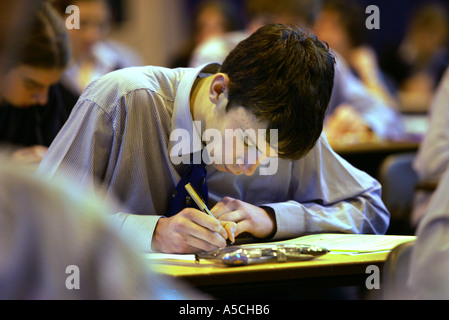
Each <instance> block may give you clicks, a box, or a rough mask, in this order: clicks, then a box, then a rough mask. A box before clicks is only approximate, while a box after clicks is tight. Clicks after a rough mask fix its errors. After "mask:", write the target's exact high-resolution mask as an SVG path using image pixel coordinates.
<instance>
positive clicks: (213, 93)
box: [209, 73, 229, 104]
mask: <svg viewBox="0 0 449 320" xmlns="http://www.w3.org/2000/svg"><path fill="white" fill-rule="evenodd" d="M228 90H229V77H228V75H227V74H225V73H217V74H216V75H214V76H213V79H212V82H211V84H210V88H209V99H210V101H211V102H212V103H213V104H218V102H219V101H220V99H223V98H226V99H227V97H228Z"/></svg>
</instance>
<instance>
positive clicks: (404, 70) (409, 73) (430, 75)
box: [380, 2, 449, 112]
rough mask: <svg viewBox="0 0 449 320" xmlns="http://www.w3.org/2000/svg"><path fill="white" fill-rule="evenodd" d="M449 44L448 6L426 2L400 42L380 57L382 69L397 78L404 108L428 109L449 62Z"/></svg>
mask: <svg viewBox="0 0 449 320" xmlns="http://www.w3.org/2000/svg"><path fill="white" fill-rule="evenodd" d="M448 44H449V15H448V11H447V8H446V6H444V5H442V4H438V2H436V3H430V4H429V3H424V4H422V5H419V6H417V7H416V8H415V10H414V11H413V15H412V16H411V18H410V19H409V23H408V27H407V30H406V33H405V35H404V37H403V39H402V41H401V42H400V44H399V45H397V46H394V47H392V48H391V49H388V50H386V51H385V53H384V54H383V55H382V56H381V60H380V63H381V64H380V65H381V68H382V70H384V71H385V73H387V74H388V75H389V76H390V77H391V78H392V79H393V80H394V81H395V83H396V85H397V90H398V97H399V99H400V105H401V107H402V109H403V110H404V111H421V112H427V111H428V108H429V104H430V101H431V99H432V96H433V94H434V92H435V89H436V87H437V86H438V83H439V81H440V80H441V77H442V75H443V73H444V70H445V69H446V67H447V66H448V63H449V50H448V49H449V48H448Z"/></svg>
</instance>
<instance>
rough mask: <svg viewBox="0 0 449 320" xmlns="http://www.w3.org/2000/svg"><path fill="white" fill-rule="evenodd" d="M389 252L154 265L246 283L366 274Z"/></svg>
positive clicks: (200, 278)
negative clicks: (256, 261) (245, 262)
mask: <svg viewBox="0 0 449 320" xmlns="http://www.w3.org/2000/svg"><path fill="white" fill-rule="evenodd" d="M387 255H388V252H377V253H369V254H356V255H347V254H333V253H329V254H326V255H324V256H322V257H318V258H316V259H313V260H308V261H297V262H283V263H269V264H259V265H248V266H233V267H231V266H223V265H214V264H211V263H208V262H203V261H201V262H199V263H195V262H185V261H179V260H178V261H177V260H163V261H161V260H159V261H155V262H154V269H155V270H156V272H158V273H162V274H164V275H166V276H169V277H173V278H177V279H182V280H184V281H187V282H189V283H190V284H192V285H194V286H210V285H223V284H232V283H239V284H244V283H252V282H261V281H263V282H270V281H278V280H293V279H294V280H298V279H311V278H319V277H340V276H347V275H351V276H352V275H360V274H366V273H365V272H366V267H367V266H369V265H377V266H379V267H381V266H382V264H383V263H384V261H385V260H386V258H387Z"/></svg>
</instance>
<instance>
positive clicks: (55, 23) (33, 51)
mask: <svg viewBox="0 0 449 320" xmlns="http://www.w3.org/2000/svg"><path fill="white" fill-rule="evenodd" d="M15 50H16V52H15V53H14V54H12V55H10V56H11V58H10V59H9V61H7V67H8V68H14V67H16V66H18V65H22V64H23V65H27V66H31V67H35V68H45V69H51V68H65V67H66V66H67V65H68V63H69V61H70V40H69V37H68V34H67V30H66V27H65V24H64V21H63V19H62V17H61V15H60V14H58V12H57V11H56V10H55V9H54V8H53V7H52V6H51V5H50V4H49V3H47V2H43V3H42V4H41V5H40V6H39V7H38V8H37V9H36V11H35V12H34V14H33V17H32V21H31V23H30V25H29V29H28V32H27V33H26V34H25V36H24V37H23V39H22V40H21V41H18V45H17V48H16V49H15Z"/></svg>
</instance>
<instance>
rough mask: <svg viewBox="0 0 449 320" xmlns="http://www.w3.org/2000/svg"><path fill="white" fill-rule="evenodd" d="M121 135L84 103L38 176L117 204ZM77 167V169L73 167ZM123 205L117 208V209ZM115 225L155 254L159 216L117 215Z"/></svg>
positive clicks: (106, 116)
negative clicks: (113, 178)
mask: <svg viewBox="0 0 449 320" xmlns="http://www.w3.org/2000/svg"><path fill="white" fill-rule="evenodd" d="M120 140H121V133H120V130H117V127H116V125H115V124H114V123H113V121H112V118H111V117H110V116H109V114H108V113H106V112H105V111H104V110H103V109H102V108H101V107H100V106H98V105H97V104H96V103H94V102H92V101H91V100H88V99H85V100H80V101H79V102H78V104H77V105H76V107H75V109H74V111H73V113H72V115H71V117H70V118H69V120H68V121H67V124H66V125H65V126H64V127H63V129H62V130H61V132H60V133H59V134H58V136H57V137H56V139H55V141H54V142H53V143H52V145H51V146H50V148H49V150H48V152H47V154H46V155H45V157H44V159H43V161H42V163H41V165H40V166H39V169H38V171H37V174H38V175H40V176H41V177H43V178H45V179H47V178H51V177H53V176H55V175H58V176H61V177H64V178H66V179H68V181H72V182H73V183H75V184H77V185H81V186H86V187H89V188H92V190H96V191H97V192H98V193H99V196H101V197H104V198H105V201H106V202H111V201H113V202H117V203H118V201H117V200H119V199H117V198H116V193H115V192H114V189H113V188H108V185H109V182H110V181H108V180H109V179H110V178H109V176H110V174H109V173H108V172H111V171H114V170H115V166H116V163H115V160H114V159H116V158H117V154H118V153H119V149H120ZM72 165H73V166H72ZM118 208H120V205H117V209H118ZM110 218H111V220H112V225H113V226H114V227H115V228H116V229H117V230H118V231H119V232H120V233H122V234H123V236H125V237H126V238H128V240H129V241H130V242H132V243H133V244H134V245H135V247H136V249H138V250H140V251H142V252H149V251H151V240H152V237H153V233H154V229H155V227H156V224H157V221H158V220H159V218H160V217H159V216H151V215H134V214H130V213H125V212H119V211H117V213H116V214H113V215H112V217H110Z"/></svg>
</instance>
